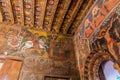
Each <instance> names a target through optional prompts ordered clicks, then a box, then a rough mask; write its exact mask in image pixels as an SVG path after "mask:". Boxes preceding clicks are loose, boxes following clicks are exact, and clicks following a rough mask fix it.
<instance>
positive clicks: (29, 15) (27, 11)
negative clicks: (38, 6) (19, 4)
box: [24, 0, 35, 27]
mask: <svg viewBox="0 0 120 80" xmlns="http://www.w3.org/2000/svg"><path fill="white" fill-rule="evenodd" d="M34 3H35V0H24V19H25V20H24V24H25V26H26V27H33V26H34V7H35V4H34Z"/></svg>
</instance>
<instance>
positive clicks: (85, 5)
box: [68, 0, 95, 35]
mask: <svg viewBox="0 0 120 80" xmlns="http://www.w3.org/2000/svg"><path fill="white" fill-rule="evenodd" d="M94 1H95V0H85V1H84V3H83V5H82V6H81V8H80V10H79V12H78V13H77V16H76V19H75V20H74V21H73V23H72V25H71V27H70V28H69V30H68V34H72V35H74V33H75V31H76V29H77V28H78V26H79V25H80V23H81V22H82V19H83V18H84V17H85V15H86V14H87V12H88V11H89V9H90V8H91V6H92V4H93V3H94Z"/></svg>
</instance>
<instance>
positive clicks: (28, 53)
mask: <svg viewBox="0 0 120 80" xmlns="http://www.w3.org/2000/svg"><path fill="white" fill-rule="evenodd" d="M0 31H1V32H0V55H4V56H16V57H21V58H24V64H23V67H22V70H21V74H20V79H21V80H29V77H30V79H34V78H35V79H36V80H42V79H43V78H44V75H43V76H42V74H46V75H60V76H68V77H71V76H74V77H75V76H76V75H75V74H77V73H76V72H77V68H76V62H75V61H76V60H75V53H74V47H73V43H72V38H71V37H65V36H63V35H57V34H52V33H47V32H44V31H38V30H34V29H30V28H28V29H26V28H23V27H21V26H19V25H18V24H16V25H15V24H14V25H8V24H7V23H4V24H3V23H1V24H0ZM27 77H28V79H26V78H27ZM39 77H40V78H41V79H40V78H39Z"/></svg>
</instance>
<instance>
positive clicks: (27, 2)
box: [0, 0, 95, 36]
mask: <svg viewBox="0 0 120 80" xmlns="http://www.w3.org/2000/svg"><path fill="white" fill-rule="evenodd" d="M94 1H95V0H87V1H86V0H85V1H84V0H6V1H4V0H0V7H1V10H0V11H1V13H2V17H3V18H2V21H3V22H8V23H9V24H19V25H21V26H23V27H25V28H30V29H36V30H40V31H46V32H52V33H57V34H63V35H67V36H73V33H74V32H76V29H77V27H78V26H79V25H80V23H81V21H82V18H83V17H84V16H85V14H86V13H87V12H88V10H89V8H90V6H91V5H92V4H93V2H94ZM88 4H89V5H88ZM81 14H82V16H81ZM83 14H84V15H83Z"/></svg>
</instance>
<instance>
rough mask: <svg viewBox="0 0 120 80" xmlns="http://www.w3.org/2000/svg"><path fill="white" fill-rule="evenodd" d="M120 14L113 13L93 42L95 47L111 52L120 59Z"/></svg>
mask: <svg viewBox="0 0 120 80" xmlns="http://www.w3.org/2000/svg"><path fill="white" fill-rule="evenodd" d="M119 26H120V16H119V15H118V14H117V13H114V14H111V17H110V19H109V21H107V23H106V24H104V25H102V26H101V28H100V31H99V32H98V34H97V35H96V36H95V38H94V43H92V44H91V45H92V48H93V49H102V50H104V51H105V52H109V53H110V54H111V56H113V58H114V59H115V61H118V63H119V55H120V27H119Z"/></svg>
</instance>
